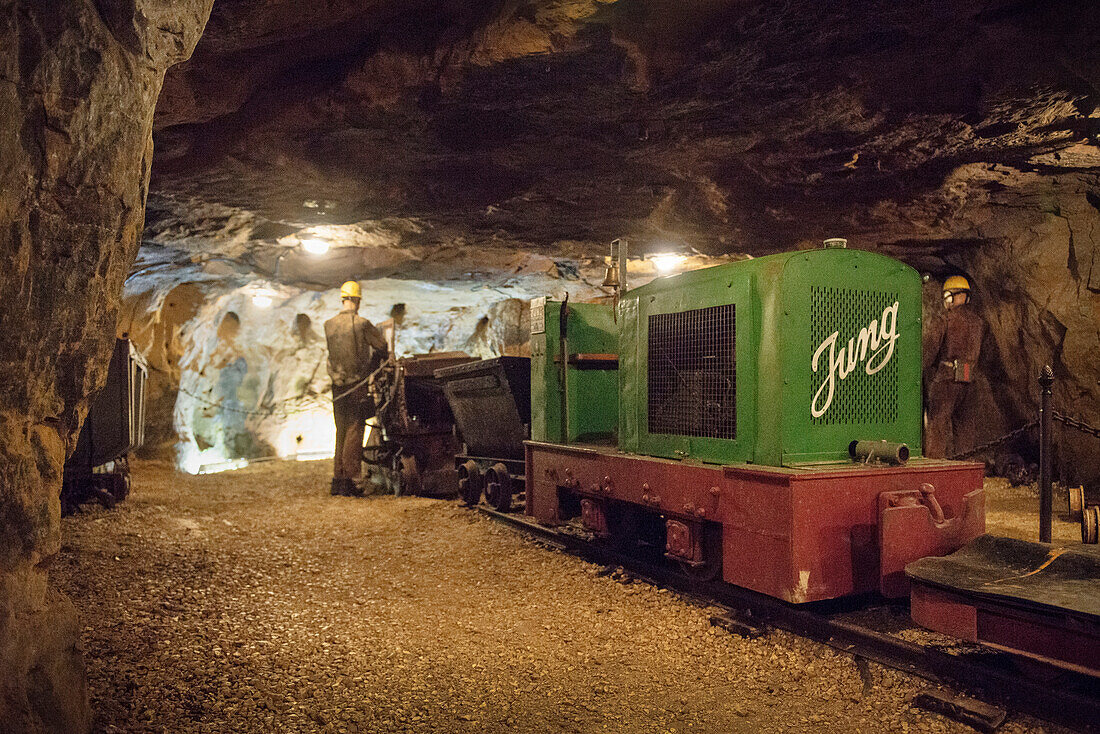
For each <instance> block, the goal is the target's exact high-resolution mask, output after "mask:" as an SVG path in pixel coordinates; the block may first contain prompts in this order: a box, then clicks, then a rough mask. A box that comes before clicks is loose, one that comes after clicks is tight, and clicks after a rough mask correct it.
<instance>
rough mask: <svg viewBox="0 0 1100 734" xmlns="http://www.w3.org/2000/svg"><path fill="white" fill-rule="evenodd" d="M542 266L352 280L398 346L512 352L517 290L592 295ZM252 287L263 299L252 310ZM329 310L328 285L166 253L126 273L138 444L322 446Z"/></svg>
mask: <svg viewBox="0 0 1100 734" xmlns="http://www.w3.org/2000/svg"><path fill="white" fill-rule="evenodd" d="M543 261H545V262H543ZM546 263H549V264H550V265H551V266H552V265H553V264H554V263H553V261H550V260H548V259H547V258H540V257H537V256H528V257H525V258H522V262H519V263H516V264H514V265H513V267H511V268H510V269H508V270H507V271H506V272H502V271H501V270H499V269H496V268H494V267H492V266H490V265H489V264H487V262H486V260H484V259H482V260H481V261H478V260H477V259H476V258H473V259H470V260H468V261H466V262H464V263H463V264H461V265H460V266H459V267H457V268H451V269H450V272H451V275H452V277H451V278H449V279H443V280H439V281H425V280H413V279H394V278H378V279H374V280H367V281H363V282H362V285H363V296H364V298H363V304H362V306H361V308H360V313H361V314H362V315H363V316H365V317H366V318H368V319H370V320H371V321H372V322H374V323H376V324H378V323H381V322H383V321H386V320H388V319H390V318H391V317H392V316H393V315H394V313H395V312H398V313H399V316H398V318H397V321H398V324H399V326H398V331H397V353H398V354H399V355H402V356H403V355H409V354H423V353H428V352H440V351H464V352H466V353H468V354H471V355H473V356H478V357H491V356H497V355H500V354H522V353H525V351H526V349H527V340H528V335H529V334H530V324H529V320H528V313H529V305H528V303H529V299H531V298H533V297H535V296H539V295H548V296H553V297H558V298H561V297H562V296H563V295H564V294H565V293H569V295H570V298H572V299H587V298H592V297H595V296H599V295H602V291H601V290H600V289H598V288H596V287H595V286H593V285H592V283H593V282H598V280H596V278H597V276H598V275H602V272H597V269H596V268H594V267H587V268H586V267H583V266H582V265H581V264H578V263H566V267H565V272H566V275H564V276H563V275H562V274H560V273H559V271H558V269H557V268H556V267H552V268H547V267H545V265H546ZM470 268H474V269H479V271H480V272H479V277H478V279H477V280H474V279H472V278H459V277H454V273H455V271H456V270H457V271H462V270H464V269H470ZM322 270H324V268H322ZM517 271H519V272H517ZM638 275H639V277H641V278H644V279H648V278H651V277H652V273H646V274H638ZM257 293H264V294H267V295H269V296H270V297H271V298H272V303H271V305H270V306H266V307H262V308H261V307H260V306H257V305H256V303H255V302H254V301H253V296H255V295H256V294H257ZM399 304H400V306H399ZM395 307H397V308H395ZM339 310H340V297H339V292H338V290H337V289H336V288H329V289H324V290H320V289H317V288H315V287H307V286H305V285H302V284H287V283H276V282H273V281H269V280H266V279H264V278H263V277H262V275H260V274H258V273H255V272H250V271H241V272H239V273H233V274H230V275H223V276H220V277H219V276H211V275H210V273H209V272H207V269H204V268H202V267H196V266H195V265H193V264H189V265H181V264H179V263H171V262H168V263H165V264H164V265H163V267H159V268H158V267H155V266H154V267H150V268H148V269H147V270H145V271H143V272H142V271H139V272H138V273H137V274H135V275H134V276H133V277H131V278H130V280H129V281H128V283H127V287H126V291H125V303H124V306H123V317H122V319H121V320H120V323H119V330H120V331H122V332H127V333H128V334H129V335H130V337H131V339H132V340H133V341H134V344H135V346H136V347H137V348H138V350H139V351H140V352H141V353H142V354H143V355H144V356H145V357H146V360H147V361H148V363H149V367H150V373H151V377H150V384H151V385H152V386H153V387H152V388H151V390H150V397H149V404H148V405H147V428H146V431H147V436H149V437H150V440H149V441H147V447H146V451H147V452H148V454H149V455H156V456H158V457H161V458H169V459H172V460H174V461H176V463H177V465H178V466H180V467H181V468H182V469H184V470H186V471H190V472H197V471H200V470H201V471H211V470H218V469H228V468H233V467H235V466H237V465H239V463H240V460H241V459H251V458H256V457H261V456H283V457H286V456H294V455H299V456H301V455H314V456H324V455H329V454H331V452H332V444H333V430H334V427H333V423H332V406H331V402H330V400H329V397H330V394H329V390H330V381H329V378H328V372H327V369H326V359H327V351H326V346H325V338H324V330H323V325H324V322H325V320H326V319H328V318H330V317H331V316H332V315H334V314H335V313H337V312H338V311H339Z"/></svg>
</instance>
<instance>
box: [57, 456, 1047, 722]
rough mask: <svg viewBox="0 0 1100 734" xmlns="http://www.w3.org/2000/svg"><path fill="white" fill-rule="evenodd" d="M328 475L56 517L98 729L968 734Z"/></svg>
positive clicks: (156, 495)
mask: <svg viewBox="0 0 1100 734" xmlns="http://www.w3.org/2000/svg"><path fill="white" fill-rule="evenodd" d="M329 470H330V466H329V464H328V462H324V461H321V462H275V463H265V464H254V465H252V466H250V467H248V468H246V469H242V470H239V471H236V472H227V473H222V474H216V475H201V476H189V475H185V474H180V473H177V472H175V471H174V470H173V469H172V468H171V467H170V466H169V465H168V464H162V463H154V462H138V463H137V464H136V465H135V469H134V491H133V494H132V495H131V498H130V499H128V500H127V501H126V502H125V503H123V504H121V505H119V507H118V508H117V509H116V510H114V511H111V512H106V511H103V510H101V509H100V508H98V507H92V506H89V507H86V508H85V509H84V511H83V512H82V513H81V514H79V515H76V516H73V517H71V518H66V519H65V521H64V525H65V527H64V537H65V544H64V549H63V552H62V554H61V557H60V561H59V563H58V567H57V569H56V570H55V572H54V576H55V578H56V579H57V580H58V582H59V583H60V585H61V586H62V587H63V588H64V589H65V590H66V591H67V592H68V593H69V594H70V595H71V596H72V597H73V599H74V600H75V601H76V602H77V604H78V605H79V606H80V607H81V608H82V609H84V610H85V613H84V625H85V626H84V631H83V641H84V646H85V650H86V653H87V659H88V663H89V668H90V669H89V679H90V686H91V690H92V705H93V709H94V711H95V716H96V728H97V730H98V731H102V732H173V733H176V732H179V733H181V734H182V733H184V732H219V733H220V732H228V731H232V732H272V731H278V732H339V733H341V734H350V733H357V732H392V731H402V732H475V731H486V732H505V731H507V732H593V731H620V732H723V733H726V732H775V733H779V732H810V731H830V732H853V733H854V732H866V733H868V734H869V733H871V732H882V731H890V732H909V731H913V732H959V733H960V734H961V733H962V732H969V731H971V730H970V729H968V728H967V727H964V726H963V725H961V724H957V723H955V722H952V721H949V720H947V719H943V718H941V717H938V716H935V715H932V714H929V713H926V712H923V711H919V710H915V709H913V708H911V707H910V705H909V700H910V699H911V698H912V696H913V695H914V694H916V693H917V692H918V691H919V690H921V689H923V688H925V687H926V686H927V683H926V682H924V681H921V680H919V679H916V678H912V677H909V676H906V675H903V674H901V673H898V672H896V671H892V670H889V669H885V668H882V667H880V666H878V665H875V664H873V663H871V664H862V665H857V664H856V662H855V661H854V660H853V658H851V657H850V656H848V655H844V654H840V653H838V652H836V651H834V650H832V649H830V648H827V647H824V646H821V645H818V644H816V643H811V642H808V641H805V640H802V639H799V638H797V637H794V636H792V635H789V634H786V633H782V632H772V633H770V634H768V635H766V636H763V637H760V638H757V639H752V640H749V639H745V638H742V637H738V636H734V635H731V634H729V633H728V632H726V631H724V630H722V629H720V628H718V627H716V626H715V625H714V624H712V622H711V618H712V617H714V616H715V615H716V614H719V613H720V610H718V609H716V608H713V607H707V606H700V605H697V604H693V603H689V602H688V601H687V600H684V599H682V598H680V597H679V596H678V595H677V594H675V593H673V592H669V591H667V590H663V589H658V588H655V587H652V586H649V585H647V584H644V583H637V582H636V583H630V577H629V575H628V574H624V573H622V572H621V571H618V570H614V569H612V570H609V569H606V568H603V567H600V566H597V565H593V564H589V563H586V562H584V561H581V560H579V559H576V558H574V557H571V556H568V555H565V554H562V553H558V552H554V551H552V550H550V549H548V548H545V547H542V546H540V545H539V544H537V543H534V542H531V541H528V540H525V539H524V538H522V537H521V536H519V535H517V534H516V533H515V532H513V531H512V530H510V529H508V528H505V527H502V526H500V525H497V524H495V523H493V522H492V521H490V520H488V519H486V518H483V517H481V516H479V515H477V514H475V513H473V512H470V511H468V510H465V509H463V508H462V507H461V506H459V505H458V504H457V503H452V502H447V501H438V500H427V499H419V498H394V497H391V496H375V497H368V498H366V499H360V500H357V499H351V498H333V497H330V496H328V495H327V494H326V489H327V478H328V472H329ZM1043 730H1044V729H1043V728H1042V727H1040V726H1039V725H1038V723H1037V722H1035V721H1031V720H1019V719H1013V720H1010V722H1009V723H1008V724H1007V725H1006V726H1005V727H1004V729H1003V731H1004V732H1006V733H1008V734H1014V733H1017V732H1025V731H1043ZM1046 730H1047V731H1057V730H1056V729H1053V728H1051V729H1046Z"/></svg>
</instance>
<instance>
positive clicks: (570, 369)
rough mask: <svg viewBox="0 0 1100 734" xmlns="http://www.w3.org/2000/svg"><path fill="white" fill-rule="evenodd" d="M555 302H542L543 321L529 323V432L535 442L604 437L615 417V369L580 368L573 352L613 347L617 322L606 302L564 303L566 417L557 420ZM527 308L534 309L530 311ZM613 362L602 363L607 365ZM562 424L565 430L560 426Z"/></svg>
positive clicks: (603, 350) (559, 383)
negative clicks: (567, 413)
mask: <svg viewBox="0 0 1100 734" xmlns="http://www.w3.org/2000/svg"><path fill="white" fill-rule="evenodd" d="M561 306H562V304H561V302H559V301H546V302H545V304H544V305H543V308H542V312H543V324H542V328H541V329H538V328H537V327H536V326H535V325H534V324H532V332H533V333H532V334H531V437H532V438H533V439H535V440H540V441H564V442H566V443H569V442H572V441H578V440H580V441H606V440H610V439H611V438H612V437H614V436H615V434H616V432H617V428H618V418H619V396H618V388H619V378H618V372H617V370H616V369H583V368H582V367H583V366H584V365H579V364H577V363H576V361H575V358H576V355H577V354H593V355H595V354H598V355H604V354H615V353H617V352H618V346H619V339H618V326H617V324H616V323H615V320H614V316H613V312H612V310H611V306H609V305H605V304H598V303H570V304H569V306H568V317H567V330H568V342H569V345H568V346H569V352H570V354H569V356H570V357H573V359H572V360H570V361H569V363H568V366H567V369H566V370H565V371H566V374H567V375H568V380H569V385H568V386H569V417H568V421H567V425H566V426H563V423H562V416H561V413H562V403H563V401H562V380H561V377H562V359H563V355H562V353H561V352H562V342H561V329H560V324H561ZM533 313H536V312H534V311H533ZM612 364H613V363H610V362H609V363H606V365H607V366H610V365H612ZM563 428H565V429H567V430H564V431H563Z"/></svg>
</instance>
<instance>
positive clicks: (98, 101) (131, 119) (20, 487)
mask: <svg viewBox="0 0 1100 734" xmlns="http://www.w3.org/2000/svg"><path fill="white" fill-rule="evenodd" d="M210 5H211V0H177V1H175V2H163V1H158V2H152V1H146V0H129V1H128V2H123V1H122V0H97V2H94V3H93V2H92V1H91V0H72V1H71V2H42V1H41V0H16V1H13V0H3V1H0V48H3V49H4V52H3V53H2V54H0V131H2V132H0V161H3V164H2V165H0V258H2V260H0V262H2V267H0V304H2V305H0V333H2V334H3V338H4V340H5V344H4V348H3V349H2V350H0V374H3V375H4V379H3V381H2V383H0V722H3V730H4V731H5V732H12V733H14V734H21V733H22V732H47V731H48V732H59V733H61V732H64V733H65V734H71V733H73V732H77V733H79V732H83V731H86V730H87V729H88V727H89V725H90V712H89V708H88V702H87V690H86V684H85V680H84V669H83V662H82V660H81V652H80V646H79V637H80V624H79V622H78V617H77V613H76V610H75V609H74V608H73V606H72V604H71V603H70V602H69V601H68V600H67V599H66V598H65V597H64V596H63V595H61V594H60V593H58V592H56V591H53V590H51V589H50V588H49V585H48V578H47V568H48V566H49V563H50V559H51V558H52V557H53V556H54V555H55V554H56V553H57V552H58V550H59V547H60V536H59V513H60V506H59V501H58V494H59V491H60V485H61V470H62V465H63V463H64V461H65V456H66V450H67V449H71V448H72V445H73V443H74V439H75V435H76V431H77V429H78V427H79V425H80V423H81V421H82V419H83V417H84V415H85V414H86V411H87V396H88V395H89V394H90V393H91V392H93V391H94V390H95V389H96V387H98V386H99V385H100V384H101V383H102V382H103V380H104V379H105V375H106V367H107V360H108V357H109V354H110V349H111V345H112V343H113V340H114V332H115V314H116V312H117V308H118V303H119V295H120V293H121V290H122V284H123V278H124V276H125V274H126V272H127V270H128V269H129V267H130V265H131V263H132V262H133V259H134V256H135V254H136V252H137V247H138V241H139V236H140V233H141V228H142V222H143V218H144V206H145V196H146V192H147V187H148V180H149V170H150V166H151V156H152V137H151V135H152V123H153V108H154V105H155V103H156V99H157V95H158V93H159V91H160V85H161V82H162V78H163V74H164V71H165V69H166V68H167V67H168V66H169V65H171V64H173V63H175V62H177V61H180V60H182V59H184V58H186V57H187V56H188V55H189V54H190V52H191V50H192V48H193V47H194V45H195V43H196V42H197V40H198V37H199V35H200V33H201V32H202V28H203V25H204V23H205V21H206V18H207V16H208V14H209V12H210Z"/></svg>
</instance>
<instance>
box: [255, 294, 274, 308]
mask: <svg viewBox="0 0 1100 734" xmlns="http://www.w3.org/2000/svg"><path fill="white" fill-rule="evenodd" d="M271 304H272V299H271V296H270V295H268V294H267V293H257V294H256V295H254V296H252V305H253V306H255V307H256V308H271Z"/></svg>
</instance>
